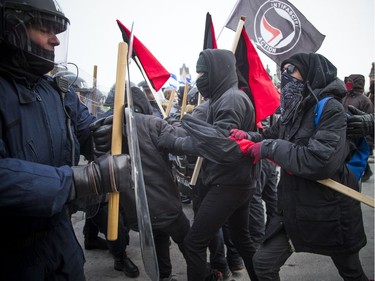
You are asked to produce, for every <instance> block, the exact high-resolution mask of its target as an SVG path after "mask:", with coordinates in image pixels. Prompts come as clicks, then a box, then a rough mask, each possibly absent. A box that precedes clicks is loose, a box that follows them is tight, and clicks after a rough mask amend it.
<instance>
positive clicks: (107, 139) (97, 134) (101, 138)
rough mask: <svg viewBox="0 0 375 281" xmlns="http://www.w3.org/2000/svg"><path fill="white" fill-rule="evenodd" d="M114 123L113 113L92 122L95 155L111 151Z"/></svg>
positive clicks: (91, 129)
mask: <svg viewBox="0 0 375 281" xmlns="http://www.w3.org/2000/svg"><path fill="white" fill-rule="evenodd" d="M112 125H113V115H110V116H108V117H104V118H100V119H98V120H96V121H95V122H93V123H91V124H90V126H89V128H90V131H91V135H92V139H93V144H94V147H93V149H94V155H95V156H96V157H99V156H101V155H103V154H106V153H109V152H110V151H111V144H112Z"/></svg>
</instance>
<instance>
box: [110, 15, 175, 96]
mask: <svg viewBox="0 0 375 281" xmlns="http://www.w3.org/2000/svg"><path fill="white" fill-rule="evenodd" d="M117 24H118V26H119V28H120V30H121V33H122V38H123V40H124V42H126V43H129V36H130V31H129V29H127V28H126V27H125V26H124V25H123V24H122V23H121V22H120V21H119V20H117ZM135 57H138V59H139V61H140V63H141V64H142V68H143V69H144V71H145V73H146V75H147V78H148V79H149V80H150V82H151V84H152V87H153V88H154V89H155V91H156V92H157V91H159V90H160V89H161V87H162V86H163V85H164V84H165V82H167V81H168V79H169V77H170V76H171V75H170V73H169V72H168V71H167V70H166V69H165V68H164V67H163V66H162V65H161V64H160V62H159V61H158V60H157V59H156V58H155V57H154V56H153V55H152V54H151V52H150V51H149V50H148V49H147V48H146V47H145V46H144V45H143V44H142V43H141V41H139V40H138V38H137V37H135V36H134V41H133V53H132V58H133V59H134V58H135ZM134 61H135V62H136V64H137V66H138V67H139V68H140V69H141V67H140V66H139V65H138V62H137V61H136V60H134Z"/></svg>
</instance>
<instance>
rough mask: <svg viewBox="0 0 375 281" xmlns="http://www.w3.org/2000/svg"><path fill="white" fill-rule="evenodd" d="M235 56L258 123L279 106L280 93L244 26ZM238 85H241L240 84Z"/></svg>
mask: <svg viewBox="0 0 375 281" xmlns="http://www.w3.org/2000/svg"><path fill="white" fill-rule="evenodd" d="M235 56H236V60H237V71H238V72H239V73H240V74H241V76H242V77H243V78H244V79H245V80H246V81H247V84H248V87H249V88H250V91H251V94H252V101H253V103H254V107H255V114H256V123H258V122H260V121H262V120H263V119H264V118H266V117H268V116H270V115H272V114H273V113H274V112H275V110H276V109H277V108H278V107H279V105H280V94H279V92H278V91H277V89H276V88H275V86H274V85H273V83H272V80H271V78H270V77H269V75H268V73H267V71H266V70H265V69H264V67H263V64H262V62H261V60H260V58H259V56H258V53H257V51H256V49H255V48H254V46H253V43H251V41H250V38H249V36H248V35H247V33H246V30H245V28H243V29H242V32H241V36H240V39H239V41H238V45H237V48H236V52H235ZM240 81H241V80H240ZM239 86H240V87H241V84H239ZM246 86H247V85H246Z"/></svg>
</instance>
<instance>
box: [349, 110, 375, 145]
mask: <svg viewBox="0 0 375 281" xmlns="http://www.w3.org/2000/svg"><path fill="white" fill-rule="evenodd" d="M348 109H349V112H350V113H351V114H353V115H349V116H348V117H347V129H346V134H347V136H348V137H354V138H357V137H365V136H367V135H373V134H374V114H368V113H365V112H363V111H361V110H359V109H357V108H355V107H354V106H352V105H349V106H348Z"/></svg>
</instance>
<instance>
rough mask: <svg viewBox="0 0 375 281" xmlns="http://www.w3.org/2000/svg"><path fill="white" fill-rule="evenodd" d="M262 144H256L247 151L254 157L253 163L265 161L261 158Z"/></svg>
mask: <svg viewBox="0 0 375 281" xmlns="http://www.w3.org/2000/svg"><path fill="white" fill-rule="evenodd" d="M261 149H262V142H256V143H254V144H253V145H252V146H250V147H249V148H248V149H247V154H249V155H250V156H252V157H253V163H254V164H255V163H256V162H258V161H259V160H260V159H263V157H262V156H261Z"/></svg>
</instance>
